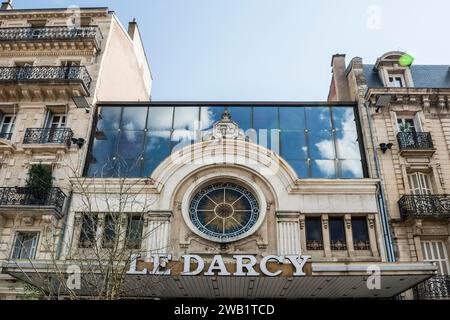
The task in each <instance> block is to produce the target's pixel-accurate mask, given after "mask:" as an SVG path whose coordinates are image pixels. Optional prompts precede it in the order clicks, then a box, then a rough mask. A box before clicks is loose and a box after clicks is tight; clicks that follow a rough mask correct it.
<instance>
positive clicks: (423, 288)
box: [413, 276, 450, 300]
mask: <svg viewBox="0 0 450 320" xmlns="http://www.w3.org/2000/svg"><path fill="white" fill-rule="evenodd" d="M413 292H414V299H416V300H449V299H450V276H435V277H433V278H431V279H429V280H427V281H425V282H423V283H421V284H419V285H418V286H417V287H415V288H414V289H413Z"/></svg>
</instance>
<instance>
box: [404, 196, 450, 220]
mask: <svg viewBox="0 0 450 320" xmlns="http://www.w3.org/2000/svg"><path fill="white" fill-rule="evenodd" d="M398 205H399V208H400V215H401V217H402V219H405V220H406V219H408V218H428V217H432V218H449V217H450V197H448V196H447V195H420V196H419V195H408V196H403V197H402V198H401V199H400V201H399V202H398Z"/></svg>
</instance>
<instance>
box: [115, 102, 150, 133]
mask: <svg viewBox="0 0 450 320" xmlns="http://www.w3.org/2000/svg"><path fill="white" fill-rule="evenodd" d="M146 120H147V108H141V107H128V108H124V109H123V115H122V124H121V128H122V130H144V128H145V122H146Z"/></svg>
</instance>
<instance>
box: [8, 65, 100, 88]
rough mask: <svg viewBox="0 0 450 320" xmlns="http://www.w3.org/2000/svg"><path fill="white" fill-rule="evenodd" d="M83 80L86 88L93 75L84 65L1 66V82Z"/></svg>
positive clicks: (89, 84)
mask: <svg viewBox="0 0 450 320" xmlns="http://www.w3.org/2000/svg"><path fill="white" fill-rule="evenodd" d="M41 81H64V82H66V81H67V82H72V81H81V83H82V84H83V85H84V87H85V89H86V90H89V87H90V86H91V82H92V79H91V76H90V75H89V72H88V71H87V69H86V67H84V66H68V67H65V66H59V67H58V66H48V67H46V66H40V67H33V66H29V67H28V66H27V67H0V82H41Z"/></svg>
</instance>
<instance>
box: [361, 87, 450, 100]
mask: <svg viewBox="0 0 450 320" xmlns="http://www.w3.org/2000/svg"><path fill="white" fill-rule="evenodd" d="M377 95H391V96H396V97H398V96H403V97H412V96H450V88H369V89H368V90H367V92H366V95H365V100H371V99H373V98H375V96H377Z"/></svg>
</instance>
